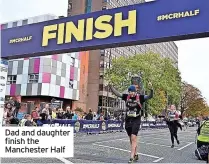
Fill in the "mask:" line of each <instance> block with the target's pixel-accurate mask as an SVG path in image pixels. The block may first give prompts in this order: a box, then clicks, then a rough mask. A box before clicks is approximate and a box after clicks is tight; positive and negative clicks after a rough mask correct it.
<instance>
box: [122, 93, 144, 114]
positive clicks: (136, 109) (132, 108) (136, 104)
mask: <svg viewBox="0 0 209 164" xmlns="http://www.w3.org/2000/svg"><path fill="white" fill-rule="evenodd" d="M126 108H127V110H126V115H127V117H138V116H140V114H141V113H140V112H141V109H142V105H141V103H140V95H139V94H137V95H136V96H135V100H134V99H131V96H130V95H128V97H127V100H126Z"/></svg>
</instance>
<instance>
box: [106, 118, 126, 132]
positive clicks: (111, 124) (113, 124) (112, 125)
mask: <svg viewBox="0 0 209 164" xmlns="http://www.w3.org/2000/svg"><path fill="white" fill-rule="evenodd" d="M106 125H107V130H122V129H124V127H123V125H124V124H123V122H122V121H113V120H108V121H106Z"/></svg>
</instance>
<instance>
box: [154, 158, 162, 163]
mask: <svg viewBox="0 0 209 164" xmlns="http://www.w3.org/2000/svg"><path fill="white" fill-rule="evenodd" d="M163 159H164V158H159V159H156V160H154V161H153V163H157V162H159V161H161V160H163Z"/></svg>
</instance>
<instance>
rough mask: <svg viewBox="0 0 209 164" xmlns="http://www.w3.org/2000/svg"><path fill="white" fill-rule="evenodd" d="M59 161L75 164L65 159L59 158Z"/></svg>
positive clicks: (65, 163)
mask: <svg viewBox="0 0 209 164" xmlns="http://www.w3.org/2000/svg"><path fill="white" fill-rule="evenodd" d="M57 159H59V160H60V161H62V162H63V163H64V164H70V163H73V162H70V161H68V160H67V159H65V158H57Z"/></svg>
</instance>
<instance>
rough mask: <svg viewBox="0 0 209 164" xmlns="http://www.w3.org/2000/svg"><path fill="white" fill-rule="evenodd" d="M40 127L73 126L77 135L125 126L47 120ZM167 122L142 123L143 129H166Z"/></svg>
mask: <svg viewBox="0 0 209 164" xmlns="http://www.w3.org/2000/svg"><path fill="white" fill-rule="evenodd" d="M39 126H72V127H74V132H75V133H100V132H104V131H121V130H124V128H125V124H124V122H122V121H114V120H108V121H92V120H58V119H57V120H47V121H44V122H42V123H41V122H39ZM165 127H167V125H166V123H165V122H160V123H156V122H148V121H146V122H142V124H141V128H142V129H147V128H165Z"/></svg>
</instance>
